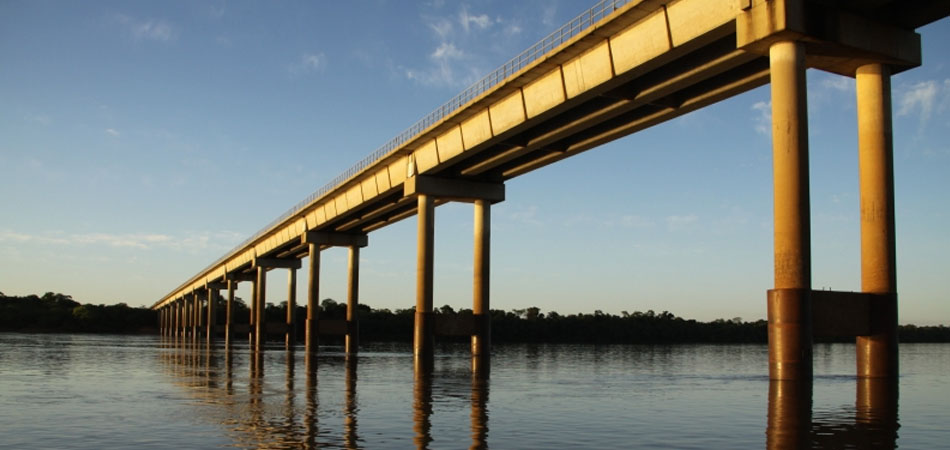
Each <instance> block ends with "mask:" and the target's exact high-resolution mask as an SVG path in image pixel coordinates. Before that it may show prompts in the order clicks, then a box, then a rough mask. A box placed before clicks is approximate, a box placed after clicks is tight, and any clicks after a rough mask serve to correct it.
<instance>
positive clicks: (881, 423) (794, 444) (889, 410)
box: [766, 378, 900, 449]
mask: <svg viewBox="0 0 950 450" xmlns="http://www.w3.org/2000/svg"><path fill="white" fill-rule="evenodd" d="M856 393H857V394H856V400H855V405H854V407H841V408H837V409H834V410H831V411H819V412H813V410H812V383H811V382H810V381H809V382H802V381H777V380H772V381H771V382H770V383H769V411H768V428H767V429H766V448H769V449H799V448H813V449H840V448H861V449H895V448H897V436H898V433H897V430H898V428H899V427H900V425H899V423H898V413H897V403H898V401H897V399H898V388H897V382H896V381H895V380H889V379H879V378H858V379H856Z"/></svg>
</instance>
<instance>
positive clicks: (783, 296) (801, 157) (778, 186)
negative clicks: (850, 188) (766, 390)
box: [768, 41, 812, 380]
mask: <svg viewBox="0 0 950 450" xmlns="http://www.w3.org/2000/svg"><path fill="white" fill-rule="evenodd" d="M769 63H770V69H771V77H772V80H771V83H772V155H773V156H772V157H773V177H774V208H775V209H774V220H775V237H774V239H775V242H774V245H775V289H774V290H772V291H770V292H769V301H768V308H769V311H768V314H769V377H770V378H771V379H773V380H794V379H800V378H811V366H812V361H811V337H812V336H811V334H812V330H811V295H810V292H811V227H810V212H809V187H808V105H807V101H806V90H805V48H804V45H803V44H801V43H799V42H794V41H781V42H777V43H775V44H773V45H772V47H771V48H770V50H769ZM788 315H794V317H789V316H788Z"/></svg>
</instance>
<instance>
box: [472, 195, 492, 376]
mask: <svg viewBox="0 0 950 450" xmlns="http://www.w3.org/2000/svg"><path fill="white" fill-rule="evenodd" d="M474 229H475V250H474V255H475V260H474V263H473V265H472V267H473V269H474V272H475V273H474V277H473V278H474V283H473V289H472V291H473V292H472V315H473V318H474V321H475V324H474V325H475V330H474V331H475V332H474V334H472V357H477V356H487V355H488V354H489V352H490V351H491V312H490V309H489V308H490V301H489V288H490V286H491V283H490V282H489V281H490V280H489V273H490V270H489V269H490V264H489V263H490V260H491V204H490V203H489V202H488V201H487V200H476V201H475V225H474Z"/></svg>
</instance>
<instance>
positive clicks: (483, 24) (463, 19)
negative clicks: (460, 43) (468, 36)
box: [459, 7, 494, 33]
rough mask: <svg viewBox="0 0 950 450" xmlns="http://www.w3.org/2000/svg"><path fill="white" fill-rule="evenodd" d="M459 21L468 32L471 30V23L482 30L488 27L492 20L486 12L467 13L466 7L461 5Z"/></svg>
mask: <svg viewBox="0 0 950 450" xmlns="http://www.w3.org/2000/svg"><path fill="white" fill-rule="evenodd" d="M459 23H460V24H461V25H462V29H464V30H465V32H466V33H468V32H469V31H471V29H472V26H473V25H474V26H475V28H478V29H480V30H484V29H486V28H488V27H490V26H491V25H492V23H494V22H493V21H492V19H491V18H490V17H488V15H487V14H481V15H477V16H474V15H471V14H469V13H468V8H465V7H462V9H461V10H460V11H459Z"/></svg>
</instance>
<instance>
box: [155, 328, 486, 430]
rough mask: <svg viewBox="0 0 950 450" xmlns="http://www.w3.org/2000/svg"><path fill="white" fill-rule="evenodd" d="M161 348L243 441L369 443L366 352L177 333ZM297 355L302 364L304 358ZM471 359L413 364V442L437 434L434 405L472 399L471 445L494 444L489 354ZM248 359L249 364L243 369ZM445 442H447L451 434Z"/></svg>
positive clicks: (216, 418)
mask: <svg viewBox="0 0 950 450" xmlns="http://www.w3.org/2000/svg"><path fill="white" fill-rule="evenodd" d="M162 348H163V349H165V351H163V352H161V353H160V354H161V355H162V362H163V363H164V366H165V368H166V373H169V374H171V375H173V378H174V379H175V380H176V384H177V385H179V386H180V387H182V388H184V390H185V391H186V392H187V393H188V394H189V395H190V396H191V397H192V398H194V399H196V400H198V402H197V403H196V405H197V410H198V411H196V414H198V415H200V416H201V418H202V420H205V421H210V422H213V423H217V424H218V425H221V426H224V427H225V428H227V429H228V431H229V434H231V435H232V439H233V441H234V443H235V445H236V446H237V447H240V448H308V449H313V448H325V447H331V448H346V449H356V448H364V447H365V446H366V445H367V443H366V442H365V441H364V440H363V439H362V437H361V434H360V416H361V412H362V411H361V401H360V390H359V373H360V372H359V361H360V358H366V357H362V356H361V357H357V356H343V355H335V354H334V355H330V356H327V355H321V356H320V357H319V358H318V357H317V356H316V355H311V354H308V353H307V352H304V351H301V352H298V351H297V349H294V348H291V349H285V350H284V351H275V350H273V349H268V350H267V351H256V350H254V349H252V348H248V347H243V346H241V347H237V348H235V347H234V346H228V345H222V346H217V347H216V346H213V345H207V343H206V342H204V341H201V342H200V343H198V344H196V343H195V342H194V341H193V340H188V339H183V340H176V339H174V338H173V337H170V338H169V340H167V341H164V342H163V344H162ZM281 359H283V361H281ZM300 359H303V361H300ZM298 362H302V363H303V364H300V365H299V366H298ZM471 364H472V366H471V370H469V369H468V368H461V367H455V368H454V369H453V370H450V371H448V372H447V371H446V370H444V368H440V369H439V370H435V369H434V366H433V365H432V364H431V362H430V364H429V365H424V366H421V367H423V368H427V369H429V370H419V371H416V372H414V378H413V385H412V386H411V398H412V403H411V405H410V404H408V403H404V404H402V405H403V407H404V408H405V409H404V410H403V411H404V414H406V413H410V410H409V407H411V414H412V415H411V418H412V423H411V425H409V424H408V423H407V427H406V428H405V429H404V430H405V432H409V431H410V427H411V431H412V434H411V436H412V440H411V442H412V444H409V445H410V446H415V447H416V448H429V447H430V446H432V445H433V442H436V440H435V439H434V438H433V426H432V419H433V417H432V416H433V410H434V405H436V404H437V402H439V401H445V400H451V401H452V402H454V403H458V401H459V400H461V401H462V402H465V403H470V405H471V408H470V411H469V412H468V413H467V414H466V415H468V416H469V417H470V421H471V423H470V436H471V445H470V448H472V449H483V448H488V429H489V428H488V398H489V397H488V386H489V364H488V360H487V358H478V359H473V360H472V361H471ZM243 365H246V371H245V370H241V366H243ZM265 368H266V371H265ZM407 369H409V368H407ZM281 372H282V373H281ZM242 373H246V374H247V375H246V377H243V376H241V375H240V374H242ZM403 387H409V386H408V385H407V384H405V383H400V382H396V384H395V385H394V388H393V389H394V390H398V389H402V388H403ZM376 388H377V389H378V386H377V387H376ZM365 389H367V388H364V390H365ZM434 391H435V393H434ZM403 392H405V393H406V394H410V392H408V391H403ZM301 397H302V398H301ZM407 397H408V395H407ZM434 397H435V400H434ZM335 399H338V400H336V401H335ZM440 399H442V400H440ZM466 410H468V408H466ZM334 419H337V420H340V422H337V421H336V420H334ZM331 422H335V423H336V424H339V425H336V426H332V425H330V423H331ZM341 422H342V423H341ZM340 425H342V426H340ZM375 425H377V426H378V425H379V424H378V423H377V424H375ZM407 437H408V436H407ZM376 438H377V439H378V438H379V437H378V436H377V437H376ZM439 442H440V444H439V446H440V447H441V446H444V442H445V438H442V439H441V440H440V441H439ZM405 444H408V442H405ZM453 446H454V444H453Z"/></svg>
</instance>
